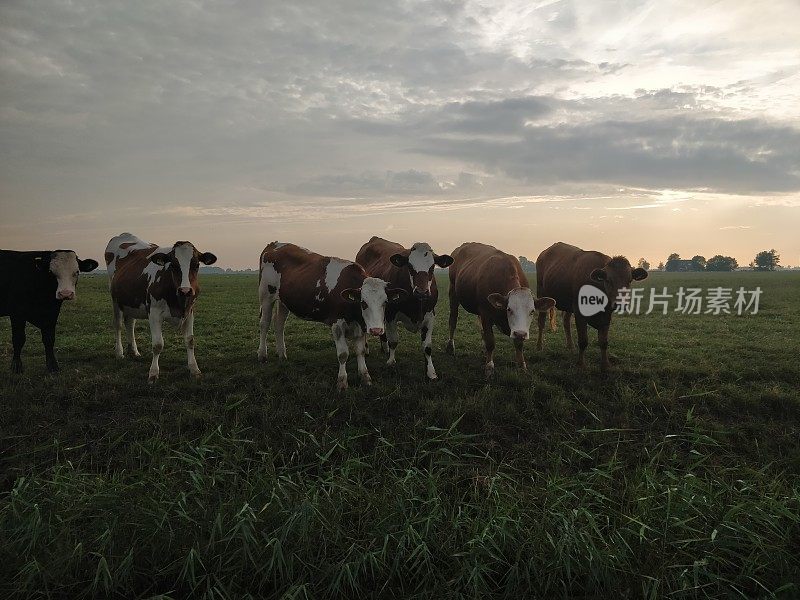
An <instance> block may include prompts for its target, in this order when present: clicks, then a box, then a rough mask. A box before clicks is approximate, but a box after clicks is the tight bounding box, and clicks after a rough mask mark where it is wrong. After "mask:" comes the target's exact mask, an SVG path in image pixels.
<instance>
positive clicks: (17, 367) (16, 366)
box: [11, 360, 25, 374]
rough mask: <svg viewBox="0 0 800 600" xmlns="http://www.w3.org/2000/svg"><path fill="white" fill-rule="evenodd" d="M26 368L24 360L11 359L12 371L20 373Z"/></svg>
mask: <svg viewBox="0 0 800 600" xmlns="http://www.w3.org/2000/svg"><path fill="white" fill-rule="evenodd" d="M24 370H25V369H23V368H22V361H19V360H12V361H11V372H12V373H17V374H20V373H22V372H23V371H24Z"/></svg>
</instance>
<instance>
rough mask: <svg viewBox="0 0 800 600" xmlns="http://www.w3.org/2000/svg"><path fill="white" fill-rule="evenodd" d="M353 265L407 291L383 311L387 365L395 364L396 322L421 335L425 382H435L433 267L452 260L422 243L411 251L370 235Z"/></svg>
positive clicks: (383, 340) (435, 297)
mask: <svg viewBox="0 0 800 600" xmlns="http://www.w3.org/2000/svg"><path fill="white" fill-rule="evenodd" d="M356 262H357V263H358V264H359V265H361V266H362V267H364V269H365V270H366V271H367V273H369V274H370V275H371V276H373V277H379V278H380V279H383V280H384V281H387V282H389V285H391V286H392V287H393V288H399V289H403V290H405V291H406V299H405V300H404V301H403V302H397V303H394V304H390V305H389V306H388V307H387V308H386V332H385V333H384V335H383V336H381V347H382V348H383V350H384V352H386V353H388V355H389V359H388V360H387V362H386V364H388V365H393V364H395V349H396V348H397V343H398V341H399V338H398V335H397V323H398V321H399V322H400V323H402V324H403V326H404V327H405V328H406V329H408V330H409V331H411V332H414V333H416V332H417V331H419V332H420V337H421V340H422V352H423V356H424V359H425V373H426V375H427V377H428V379H436V369H434V367H433V358H432V357H431V354H432V352H431V338H432V335H433V322H434V314H435V309H436V301H437V300H438V299H439V290H438V288H437V286H436V277H434V274H433V271H434V268H435V267H440V268H443V269H444V268H447V267H449V266H450V265H451V264H453V258H452V257H451V256H449V255H447V254H436V253H434V251H433V250H432V249H431V247H430V245H429V244H426V243H425V242H417V243H415V244H413V245H412V246H411V248H404V247H403V246H401V245H400V244H398V243H396V242H390V241H389V240H384V239H383V238H379V237H375V236H373V237H372V238H371V239H370V240H369V241H368V242H367V243H366V244H364V245H363V246H361V249H360V250H359V251H358V254H357V255H356Z"/></svg>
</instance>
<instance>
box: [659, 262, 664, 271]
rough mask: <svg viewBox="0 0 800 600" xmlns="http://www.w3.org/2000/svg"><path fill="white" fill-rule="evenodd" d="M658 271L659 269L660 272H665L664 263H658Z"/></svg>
mask: <svg viewBox="0 0 800 600" xmlns="http://www.w3.org/2000/svg"><path fill="white" fill-rule="evenodd" d="M657 269H658V270H659V271H663V270H664V263H663V262H660V263H658V267H657Z"/></svg>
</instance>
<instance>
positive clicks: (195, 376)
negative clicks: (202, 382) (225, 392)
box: [192, 371, 203, 379]
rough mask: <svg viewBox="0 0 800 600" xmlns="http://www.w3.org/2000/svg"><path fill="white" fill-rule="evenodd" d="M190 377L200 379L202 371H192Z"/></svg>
mask: <svg viewBox="0 0 800 600" xmlns="http://www.w3.org/2000/svg"><path fill="white" fill-rule="evenodd" d="M192 377H193V378H194V379H202V378H203V373H202V371H197V373H192Z"/></svg>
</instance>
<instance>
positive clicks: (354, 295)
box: [342, 288, 361, 302]
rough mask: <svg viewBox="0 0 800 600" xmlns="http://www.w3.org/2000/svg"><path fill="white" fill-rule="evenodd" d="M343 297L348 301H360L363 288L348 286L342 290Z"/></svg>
mask: <svg viewBox="0 0 800 600" xmlns="http://www.w3.org/2000/svg"><path fill="white" fill-rule="evenodd" d="M342 298H344V299H345V300H347V301H348V302H358V301H360V300H361V290H359V289H358V288H347V289H346V290H342Z"/></svg>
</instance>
